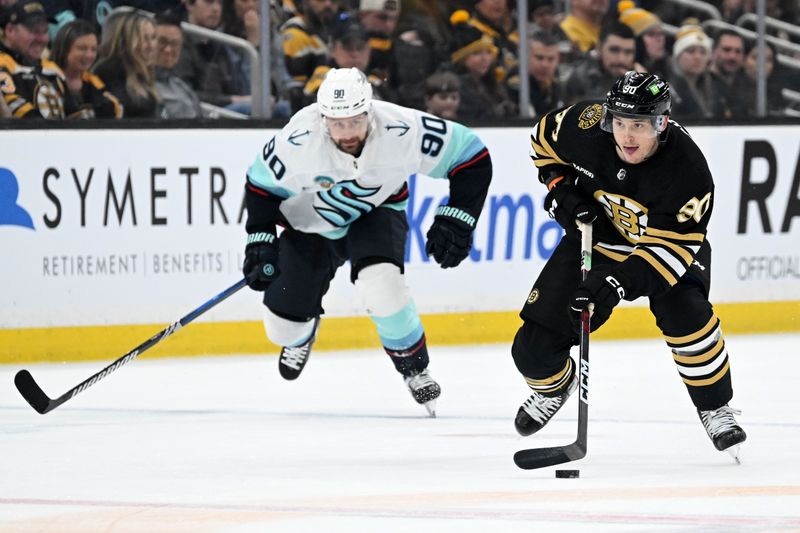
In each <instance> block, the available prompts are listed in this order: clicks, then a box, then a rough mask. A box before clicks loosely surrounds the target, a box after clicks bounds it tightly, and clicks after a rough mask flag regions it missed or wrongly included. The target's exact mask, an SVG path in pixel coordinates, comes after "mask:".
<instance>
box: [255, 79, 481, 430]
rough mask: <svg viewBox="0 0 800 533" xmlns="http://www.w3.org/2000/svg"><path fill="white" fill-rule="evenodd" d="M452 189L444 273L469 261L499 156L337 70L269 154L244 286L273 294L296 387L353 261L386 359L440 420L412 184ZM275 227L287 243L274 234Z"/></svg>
mask: <svg viewBox="0 0 800 533" xmlns="http://www.w3.org/2000/svg"><path fill="white" fill-rule="evenodd" d="M414 173H419V174H424V175H427V176H430V177H433V178H445V179H448V180H449V187H450V196H449V199H448V202H447V204H446V205H442V206H440V207H439V208H438V209H437V210H436V216H435V219H434V222H433V224H432V225H431V228H430V229H429V231H428V232H427V241H426V246H425V249H426V252H427V253H428V255H430V256H432V257H433V258H434V260H435V261H436V262H437V263H439V264H440V265H441V267H442V268H449V267H455V266H457V265H458V264H459V263H461V261H462V260H464V258H466V257H467V255H468V254H469V250H470V247H471V244H472V232H473V230H474V229H475V224H476V223H477V220H478V216H479V215H480V212H481V210H482V208H483V203H484V200H485V199H486V193H487V190H488V187H489V182H490V181H491V175H492V163H491V158H490V156H489V152H488V150H487V149H486V147H485V146H484V144H483V143H482V142H481V140H480V139H478V137H477V136H476V135H475V134H474V133H472V132H471V131H470V130H469V129H467V128H466V127H464V126H462V125H460V124H457V123H455V122H450V121H447V120H443V119H441V118H438V117H435V116H433V115H429V114H427V113H423V112H421V111H417V110H413V109H408V108H404V107H400V106H397V105H394V104H391V103H387V102H380V101H372V89H371V86H370V84H369V82H368V81H367V79H366V77H365V76H364V74H363V73H362V72H360V71H359V70H357V69H355V68H351V69H332V70H331V71H329V73H328V75H327V76H326V78H325V79H324V81H323V82H322V85H321V86H320V89H319V92H318V94H317V103H316V104H312V105H310V106H308V107H306V108H304V109H302V110H300V111H299V112H297V113H296V114H295V115H294V116H293V117H292V119H291V120H290V121H289V123H288V124H287V125H286V126H285V127H284V128H283V129H282V130H281V131H280V132H279V133H278V134H277V135H275V136H274V137H273V138H271V139H269V141H268V142H267V143H266V144H265V145H264V148H263V150H262V151H261V153H260V154H259V155H258V157H257V158H256V161H255V163H253V165H252V166H251V167H250V169H249V171H248V175H247V185H246V193H245V196H246V204H247V224H246V229H247V233H248V237H247V244H246V247H245V260H244V266H243V270H244V274H245V278H246V279H247V283H248V285H249V286H250V287H251V288H252V289H254V290H257V291H264V299H263V301H264V305H265V306H266V314H265V318H264V327H265V329H266V332H267V336H268V337H269V339H270V340H271V341H272V342H274V343H275V344H278V345H279V346H283V349H282V350H281V355H280V359H279V369H280V373H281V375H282V376H283V377H284V378H286V379H296V378H297V377H298V376H299V375H300V372H301V371H302V370H303V367H304V366H305V364H306V362H307V361H308V358H309V355H310V353H311V347H312V345H313V344H314V340H315V338H316V333H317V327H318V326H319V321H320V315H321V314H322V313H323V309H322V306H321V302H322V297H323V296H324V294H325V293H326V292H327V290H328V287H329V285H330V281H331V279H333V276H334V274H335V273H336V270H337V269H338V268H339V267H340V266H341V265H343V264H344V262H345V261H347V260H349V261H350V264H351V270H350V280H351V281H352V282H353V283H354V284H355V287H356V289H357V290H358V292H359V294H360V296H361V298H362V300H363V304H364V307H365V308H366V310H367V312H368V313H369V315H370V317H371V319H372V321H373V323H374V324H375V327H376V329H377V332H378V336H379V337H380V340H381V343H382V344H383V347H384V349H385V351H386V353H387V354H388V355H389V357H390V358H391V360H392V362H393V363H394V365H395V368H396V369H397V371H398V372H399V373H400V374H402V376H403V378H404V380H405V383H406V385H407V387H408V389H409V390H410V392H411V394H412V395H413V397H414V399H415V400H416V401H417V402H418V403H420V404H423V405H425V407H426V408H427V409H428V412H429V413H430V414H431V416H435V410H434V409H435V401H436V398H437V397H438V396H439V394H440V392H441V390H440V387H439V385H438V384H437V383H436V382H435V381H434V380H433V378H431V376H430V374H429V372H428V368H427V367H428V350H427V346H426V343H425V333H424V331H423V328H422V324H421V322H420V319H419V315H418V314H417V311H416V308H415V306H414V301H413V299H412V298H411V295H410V294H409V290H408V287H407V286H406V282H405V278H404V275H403V272H404V258H405V247H406V234H407V231H408V223H407V221H406V214H405V208H406V204H407V201H408V185H407V180H408V178H409V177H410V176H411V175H412V174H414ZM276 225H278V226H282V227H283V228H284V231H283V232H282V233H281V235H280V236H278V235H277V233H276Z"/></svg>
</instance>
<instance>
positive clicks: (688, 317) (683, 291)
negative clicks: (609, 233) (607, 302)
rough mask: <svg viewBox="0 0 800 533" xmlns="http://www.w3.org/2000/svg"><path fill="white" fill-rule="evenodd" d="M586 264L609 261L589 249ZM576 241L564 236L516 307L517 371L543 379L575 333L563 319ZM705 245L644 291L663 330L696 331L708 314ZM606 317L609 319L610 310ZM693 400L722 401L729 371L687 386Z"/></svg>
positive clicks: (561, 360)
mask: <svg viewBox="0 0 800 533" xmlns="http://www.w3.org/2000/svg"><path fill="white" fill-rule="evenodd" d="M592 264H593V265H594V266H597V265H600V264H614V261H613V260H611V259H609V258H607V257H606V256H604V255H602V254H601V253H599V252H597V251H595V252H594V253H593V254H592ZM580 268H581V267H580V242H579V240H578V239H577V238H575V237H570V236H566V235H565V236H564V238H562V240H561V242H560V243H559V245H558V246H557V247H556V249H555V251H554V252H553V255H552V256H551V257H550V259H548V261H547V264H546V265H545V267H544V269H543V270H542V272H541V273H540V274H539V277H538V278H537V280H536V282H535V283H534V285H533V288H532V289H531V291H530V293H529V295H528V298H527V300H526V302H525V305H524V306H523V308H522V311H521V312H520V317H522V319H523V320H524V323H523V325H522V327H521V328H520V329H519V331H518V332H517V335H516V337H515V338H514V343H513V345H512V348H511V352H512V355H513V357H514V362H515V363H516V365H517V368H518V369H519V371H520V372H521V373H522V374H523V375H524V376H526V377H529V378H532V379H545V378H548V377H550V376H552V375H554V374H556V373H557V372H559V371H561V370H562V369H563V368H564V364H565V363H566V359H567V357H568V356H569V350H570V348H571V347H572V346H575V345H577V344H578V336H577V333H576V332H575V331H573V329H572V322H571V321H570V319H569V314H568V313H569V303H570V300H571V297H572V294H573V292H574V290H575V288H576V287H577V286H578V284H579V283H580V280H581V271H580ZM710 273H711V247H710V246H709V244H708V242H704V243H703V245H702V246H701V248H700V251H699V252H698V253H697V255H696V261H695V262H694V263H693V264H692V266H691V267H690V268H689V269H688V270H687V271H686V273H685V274H684V275H683V277H681V279H680V280H678V283H677V284H675V285H674V286H673V287H671V288H669V289H668V290H666V291H665V292H662V293H659V294H656V295H652V296H650V297H649V304H650V311H651V313H653V316H655V318H656V325H657V326H658V328H659V329H660V330H661V332H662V333H663V334H664V335H665V336H669V337H682V336H685V335H689V334H692V333H695V332H697V331H699V330H700V329H701V328H703V326H705V325H706V324H707V323H708V322H709V320H710V319H711V316H712V314H713V309H712V306H711V304H710V303H709V301H708V292H709V288H710V284H711V277H710V275H711V274H710ZM611 320H614V318H613V315H612V318H611ZM689 392H690V395H691V397H692V400H693V401H694V403H695V405H697V406H698V407H702V406H703V405H716V406H719V405H722V404H724V403H726V402H727V401H728V400H729V399H730V397H731V396H732V394H733V393H732V390H731V383H730V376H729V374H728V375H727V376H726V377H725V378H724V379H721V380H719V381H718V382H716V383H715V384H713V385H712V386H709V387H690V388H689Z"/></svg>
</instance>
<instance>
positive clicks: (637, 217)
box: [511, 71, 746, 460]
mask: <svg viewBox="0 0 800 533" xmlns="http://www.w3.org/2000/svg"><path fill="white" fill-rule="evenodd" d="M669 112H670V92H669V85H668V84H667V83H666V82H665V81H664V80H662V79H661V78H659V77H658V76H655V75H650V74H642V73H639V72H634V71H630V72H628V73H626V74H625V75H624V76H622V77H621V78H619V79H618V80H616V82H615V83H614V85H613V87H612V88H611V90H610V91H609V92H608V94H607V96H606V99H605V102H603V101H602V100H597V101H593V100H590V101H583V102H579V103H577V104H575V105H573V106H570V107H566V108H562V109H558V110H555V111H552V112H550V113H548V114H547V115H545V116H544V117H542V118H541V119H540V120H539V121H538V123H537V124H536V125H535V126H534V128H533V132H532V134H531V145H532V152H531V157H532V159H533V162H534V164H535V165H536V167H537V169H538V171H539V180H540V181H541V182H542V183H543V184H544V185H546V186H547V188H548V190H549V192H548V194H547V197H546V199H545V208H546V209H548V211H549V212H550V216H551V217H553V218H555V219H556V220H557V221H558V222H559V224H561V226H563V227H564V229H565V230H566V233H565V235H564V237H563V238H562V240H561V242H560V243H559V244H558V246H557V247H556V249H555V251H554V252H553V255H552V256H551V257H550V259H549V260H548V261H547V264H546V265H545V267H544V269H543V270H542V272H541V273H540V275H539V277H538V279H537V280H536V283H535V284H534V286H533V289H532V290H531V292H530V295H529V296H528V299H527V301H526V303H525V305H524V307H523V309H522V312H521V313H520V315H521V317H522V319H523V320H524V323H523V325H522V327H521V328H520V329H519V331H518V332H517V334H516V337H515V338H514V343H513V346H512V350H511V351H512V355H513V357H514V362H515V363H516V365H517V368H518V369H519V371H520V372H521V373H522V375H523V376H524V377H525V379H526V381H527V383H528V385H529V386H530V388H531V389H532V391H533V394H532V395H531V397H530V398H529V399H528V400H526V401H525V403H524V404H523V405H522V406H521V407H520V409H519V411H518V413H517V416H516V419H515V426H516V429H517V431H518V432H519V433H520V434H521V435H523V436H527V435H531V434H533V433H535V432H536V431H538V430H540V429H541V428H542V427H544V425H545V424H547V422H548V421H549V420H550V419H551V418H552V417H553V415H554V414H555V413H556V411H558V410H559V409H560V408H561V406H562V405H563V404H564V402H565V401H566V400H567V398H568V397H569V396H570V394H571V393H572V392H573V391H574V390H575V389H576V387H577V380H578V376H577V373H576V369H575V363H574V362H573V360H572V359H571V358H570V356H569V350H570V348H571V347H572V346H574V345H576V344H578V334H577V327H578V323H579V320H580V313H581V311H583V310H584V309H586V308H587V307H588V306H589V305H590V304H592V305H593V309H594V310H593V314H592V318H591V323H590V326H591V330H592V331H594V330H596V329H597V328H599V327H600V326H602V325H603V323H604V322H605V321H606V320H608V318H609V317H610V316H611V313H612V311H613V309H614V307H615V306H616V305H617V304H618V303H619V302H620V300H621V299H625V300H635V299H637V298H639V297H640V296H646V297H648V298H649V304H650V310H651V312H652V313H653V315H654V316H655V318H656V323H657V325H658V327H659V328H660V329H661V332H662V333H663V335H664V338H665V340H666V343H667V346H669V348H670V349H671V350H672V356H673V359H674V360H675V364H676V365H677V368H678V373H679V375H680V377H681V378H682V379H683V381H684V383H685V384H686V387H687V389H688V391H689V396H690V398H691V400H692V402H693V403H694V405H695V407H696V408H697V411H698V414H699V416H700V420H701V421H702V423H703V426H704V427H705V429H706V432H707V433H708V435H709V437H710V438H711V440H712V441H713V443H714V446H715V447H716V448H717V449H718V450H728V451H729V452H730V453H731V454H732V455H733V456H734V457H735V458H737V460H738V448H739V444H741V443H742V442H744V440H745V438H746V435H745V432H744V431H743V430H742V428H741V427H740V426H739V424H738V423H737V422H736V420H735V419H734V414H739V412H738V411H736V410H734V409H733V408H731V407H729V406H728V402H729V401H730V399H731V397H732V396H733V391H732V387H731V374H730V362H729V360H728V353H727V350H726V348H725V341H724V339H723V337H722V333H721V329H720V321H719V319H718V318H717V317H716V315H715V314H714V310H713V308H712V306H711V304H710V303H709V301H708V292H709V285H710V277H711V247H710V246H709V243H708V240H707V239H706V228H707V225H708V221H709V219H710V218H711V211H712V206H713V203H714V183H713V180H712V177H711V173H710V171H709V169H708V164H707V163H706V160H705V158H704V157H703V154H702V153H701V152H700V149H699V148H698V147H697V145H696V144H695V143H694V141H692V139H691V137H689V135H688V134H687V133H686V131H685V130H684V129H683V128H682V127H681V126H680V125H678V124H677V123H675V122H670V121H669ZM576 221H580V222H582V223H586V224H589V223H591V224H592V225H593V230H594V231H593V234H594V242H593V252H594V254H593V256H594V257H593V261H592V263H593V264H592V270H591V271H590V272H589V275H588V277H587V279H586V280H585V281H581V273H580V265H579V263H580V237H579V235H578V230H577V226H576Z"/></svg>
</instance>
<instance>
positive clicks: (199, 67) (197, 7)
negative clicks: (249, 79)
mask: <svg viewBox="0 0 800 533" xmlns="http://www.w3.org/2000/svg"><path fill="white" fill-rule="evenodd" d="M186 12H187V21H188V22H189V23H191V24H195V25H197V26H201V27H203V28H208V29H209V30H217V29H218V28H219V27H220V22H221V17H222V1H221V0H186ZM175 74H176V75H177V76H178V77H180V78H181V79H182V80H183V81H185V82H186V83H188V84H189V86H190V87H191V88H192V89H193V90H194V91H195V92H196V93H197V95H198V96H199V97H200V100H201V101H202V102H208V103H210V104H213V105H216V106H219V107H227V106H230V105H231V104H241V105H243V106H245V108H246V107H247V106H248V105H249V104H250V103H251V101H252V100H251V98H250V95H249V94H242V92H243V90H242V88H241V87H239V85H240V84H239V83H238V82H237V80H236V79H235V78H234V72H233V67H232V65H231V62H230V56H229V54H228V52H227V50H226V46H225V45H223V44H221V43H219V42H217V41H212V40H210V39H206V38H204V37H197V36H194V35H185V36H184V39H183V49H182V50H181V55H180V59H178V64H177V65H176V66H175Z"/></svg>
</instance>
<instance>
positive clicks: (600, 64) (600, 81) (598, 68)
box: [564, 19, 644, 104]
mask: <svg viewBox="0 0 800 533" xmlns="http://www.w3.org/2000/svg"><path fill="white" fill-rule="evenodd" d="M635 57H636V39H635V38H634V35H633V30H631V29H630V28H629V27H628V26H626V25H625V24H623V23H621V22H619V21H618V20H613V19H612V20H610V21H609V22H607V23H606V24H605V25H604V26H603V29H602V31H601V32H600V40H599V41H598V43H597V56H596V57H595V56H588V57H586V58H585V59H583V60H581V61H580V62H578V63H577V64H576V65H575V68H574V69H573V70H572V72H571V73H570V75H569V77H568V78H567V81H566V83H565V84H564V87H565V91H566V95H565V99H566V101H567V103H568V104H574V103H575V102H577V101H579V100H587V99H590V98H602V97H604V96H605V94H606V91H607V90H608V87H611V86H612V85H613V84H614V81H616V79H617V78H619V77H620V76H622V75H624V74H625V73H626V72H628V71H629V70H644V68H643V67H641V66H640V65H637V64H636V61H635Z"/></svg>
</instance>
